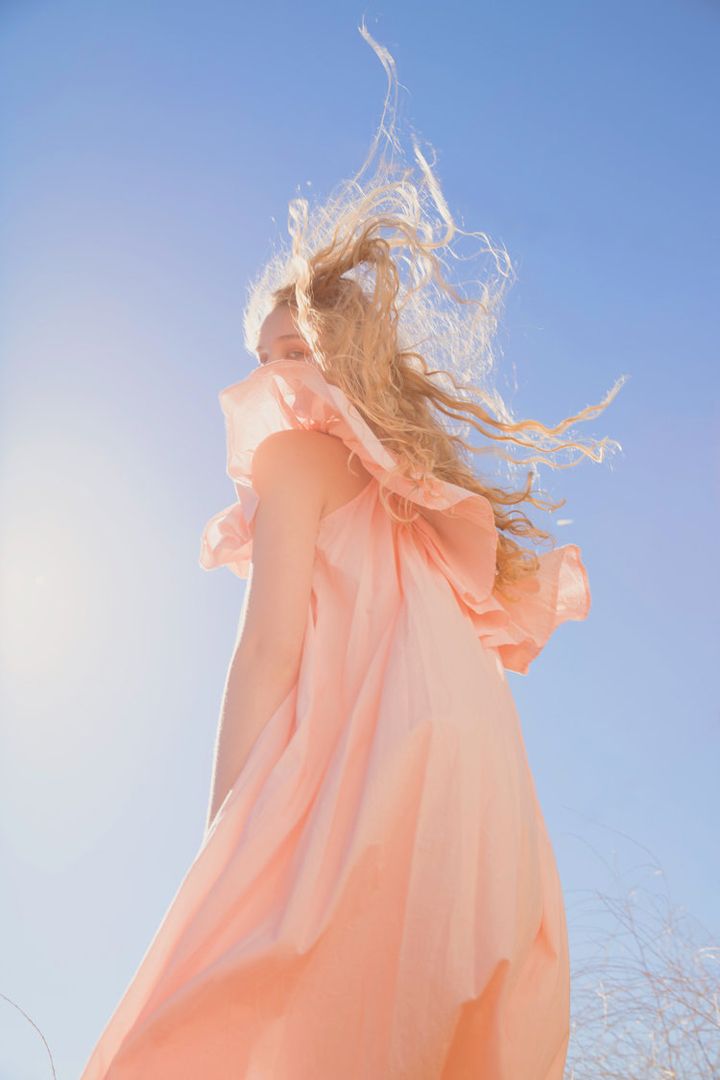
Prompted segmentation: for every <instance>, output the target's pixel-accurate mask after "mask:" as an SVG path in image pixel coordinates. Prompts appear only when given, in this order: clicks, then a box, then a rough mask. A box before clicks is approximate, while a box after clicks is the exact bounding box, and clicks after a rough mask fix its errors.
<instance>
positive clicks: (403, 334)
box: [244, 19, 627, 595]
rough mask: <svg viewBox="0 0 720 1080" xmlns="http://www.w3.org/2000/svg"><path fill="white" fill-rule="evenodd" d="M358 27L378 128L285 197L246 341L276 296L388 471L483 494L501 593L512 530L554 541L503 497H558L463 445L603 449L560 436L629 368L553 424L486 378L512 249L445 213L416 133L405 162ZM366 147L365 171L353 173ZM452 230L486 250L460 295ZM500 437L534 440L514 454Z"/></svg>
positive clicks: (388, 499) (522, 558) (511, 570)
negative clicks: (306, 189) (471, 289)
mask: <svg viewBox="0 0 720 1080" xmlns="http://www.w3.org/2000/svg"><path fill="white" fill-rule="evenodd" d="M358 29H359V31H360V33H361V34H362V36H363V37H364V38H365V40H366V41H367V42H368V43H369V44H370V45H371V47H372V48H373V49H374V51H375V52H376V54H377V55H378V57H379V58H380V60H381V62H382V64H383V67H384V68H385V72H386V74H387V79H388V88H387V93H386V96H385V103H384V107H383V113H382V117H381V120H380V124H379V127H378V130H377V132H376V135H375V137H374V139H373V141H372V144H371V147H370V150H369V152H368V156H367V158H366V160H365V162H364V163H363V165H362V167H361V168H360V170H359V172H358V173H357V174H356V175H355V176H354V177H353V178H352V179H350V180H345V181H343V182H342V183H341V184H340V185H339V186H338V187H337V188H336V189H335V190H334V191H333V192H332V193H331V194H330V196H329V197H328V198H327V200H326V201H325V202H324V203H323V204H321V205H319V206H316V207H314V208H312V210H311V208H310V206H309V204H308V201H307V200H306V199H304V198H300V197H298V198H294V199H292V200H291V201H290V203H289V216H288V232H289V234H290V237H291V240H292V244H291V249H290V250H287V249H285V250H280V251H278V252H277V253H276V254H274V255H273V256H272V257H271V259H270V260H269V262H268V263H267V265H266V266H265V268H264V269H263V270H262V271H261V272H260V274H259V275H258V276H257V277H256V279H255V280H254V281H253V282H252V283H251V285H250V288H249V299H248V302H247V305H246V309H245V312H244V334H245V344H246V347H247V348H248V350H249V351H250V352H251V353H253V354H254V352H255V347H256V342H257V337H258V333H259V330H260V326H261V324H262V322H263V320H264V318H265V317H266V316H267V315H268V314H269V312H270V311H271V310H272V309H273V308H274V307H276V306H277V305H279V304H287V305H288V306H289V307H290V309H291V312H292V314H293V316H294V318H295V321H296V323H297V325H298V327H299V329H300V331H301V333H302V335H303V337H304V338H305V340H306V341H307V343H308V345H309V346H310V349H311V351H312V354H313V360H314V362H315V363H316V364H317V365H318V366H319V367H320V368H321V369H322V371H323V374H324V376H325V378H326V379H327V381H328V382H331V383H334V384H335V385H337V386H339V387H340V388H341V389H342V390H343V391H344V393H345V394H346V395H347V397H348V398H349V400H350V401H351V402H352V403H353V404H354V405H355V407H356V408H357V409H358V411H359V413H360V414H361V416H362V417H363V418H364V420H365V421H366V422H367V424H368V426H369V427H370V428H371V429H372V431H373V432H374V433H375V435H376V436H377V437H378V438H379V440H380V441H381V442H382V443H383V444H384V445H385V446H386V447H387V448H388V449H389V450H390V451H391V452H392V453H393V454H394V455H395V456H396V458H397V460H398V466H397V471H399V472H401V473H402V474H403V475H405V476H408V477H410V478H411V479H412V480H413V481H415V482H416V484H417V486H418V487H420V488H422V487H423V486H424V485H425V484H426V483H427V481H428V478H430V477H437V478H440V479H442V480H448V481H450V482H452V483H454V484H459V485H460V486H462V487H464V488H467V489H468V490H469V491H473V492H478V493H479V494H481V495H484V496H485V497H486V498H487V499H488V500H489V501H490V503H491V504H492V507H493V511H494V515H495V523H496V525H497V528H498V550H497V566H496V586H495V587H496V589H498V591H500V592H503V593H505V594H506V595H511V592H512V589H511V585H512V582H513V581H516V580H518V579H519V578H521V577H523V576H525V575H526V574H532V573H534V572H535V571H536V570H537V568H538V559H537V555H536V554H535V553H534V552H533V551H531V550H529V549H526V548H523V547H522V546H521V545H520V544H518V543H517V542H516V541H515V540H514V539H513V538H512V537H513V536H521V537H526V538H529V539H531V540H535V541H547V542H550V543H551V544H552V545H553V546H554V543H555V541H554V538H553V537H552V535H551V534H550V533H549V532H546V531H544V530H543V529H540V528H538V527H537V526H536V525H534V524H533V523H532V522H531V521H530V519H529V518H528V517H527V516H526V515H525V514H524V513H523V512H522V511H521V510H518V509H513V507H517V506H518V505H519V504H520V503H523V502H528V503H531V504H532V505H533V506H536V507H538V508H540V509H545V510H549V511H553V510H556V509H558V507H560V506H562V505H563V504H564V502H565V500H564V499H563V500H561V501H560V502H558V503H554V504H553V503H544V502H543V501H542V500H540V499H539V498H538V497H537V495H536V493H534V492H533V490H532V482H533V476H534V475H535V474H536V470H535V468H531V469H530V470H529V471H528V473H527V480H526V482H525V484H524V486H523V487H522V488H521V489H520V490H507V489H505V488H503V487H502V486H498V485H494V484H491V483H490V482H489V481H487V480H486V481H483V479H482V478H481V477H480V476H478V475H477V473H476V472H475V470H474V469H473V468H472V464H471V460H470V455H471V454H482V453H492V454H493V455H494V456H495V457H496V458H498V459H501V460H504V461H506V462H510V463H511V466H512V468H513V469H517V467H518V466H524V465H533V466H534V465H535V463H544V464H547V465H550V466H551V467H552V468H566V467H568V466H569V465H574V464H577V463H578V462H579V461H580V460H581V458H582V457H589V458H591V459H592V460H594V461H598V462H599V461H602V460H603V458H604V455H605V453H606V452H607V451H608V450H609V449H621V447H620V444H619V443H617V442H615V441H614V440H609V439H607V438H603V439H601V440H599V441H594V440H588V441H586V442H584V441H580V440H576V439H570V438H568V439H566V438H564V436H565V433H566V432H567V431H568V429H569V428H570V427H571V425H572V424H574V423H575V422H576V421H580V420H589V419H591V418H592V417H595V416H596V415H597V414H598V413H599V412H601V411H602V410H603V409H605V408H606V407H607V405H608V404H609V403H610V402H611V401H612V400H613V398H614V397H615V395H616V394H617V392H618V391H619V389H620V387H621V385H622V384H623V382H624V381H625V379H626V378H627V376H621V377H620V378H619V379H618V380H617V382H616V384H615V386H614V387H613V388H612V389H611V390H610V391H609V392H608V394H607V395H606V397H605V398H604V399H603V401H602V402H601V403H600V404H599V405H594V406H587V407H586V408H585V409H583V410H582V411H581V412H579V413H577V414H576V415H573V416H570V417H567V418H566V419H564V420H561V421H560V422H559V423H557V424H556V425H554V426H552V427H548V426H546V425H545V424H543V423H541V422H540V421H539V420H519V421H514V420H513V418H512V414H511V412H510V410H509V409H508V407H507V406H506V404H505V403H504V401H503V399H502V397H501V396H500V394H499V392H498V391H497V390H496V389H491V388H490V387H489V385H488V384H489V375H490V373H491V371H492V369H493V366H494V353H493V349H492V339H493V337H494V335H495V333H496V330H497V325H498V316H499V312H500V309H501V305H502V301H503V296H504V292H505V289H506V288H507V287H508V285H509V284H510V283H511V282H512V280H513V277H514V271H513V268H512V264H511V262H510V258H509V256H508V254H507V252H506V251H505V249H504V248H501V247H496V246H494V245H493V244H492V242H491V241H490V239H489V238H488V236H487V235H486V234H485V233H483V232H466V231H465V230H463V229H461V228H460V227H459V226H458V225H457V224H456V223H455V221H454V220H453V217H452V215H451V213H450V210H449V209H448V206H447V204H446V201H445V199H444V197H443V194H442V191H441V188H440V184H439V182H438V180H437V177H436V175H435V173H434V171H433V167H432V164H431V163H430V162H429V161H428V160H427V157H426V155H425V154H424V153H423V152H422V150H421V149H420V146H419V145H418V141H417V139H416V138H415V136H414V134H413V135H412V144H413V152H414V157H415V161H416V165H417V167H419V173H420V175H419V176H417V177H416V176H414V173H415V172H416V168H415V166H408V165H406V164H403V161H402V157H403V155H402V150H401V146H400V143H399V140H398V138H397V134H396V111H397V85H398V84H397V78H396V74H395V63H394V60H393V58H392V56H391V55H390V53H389V52H388V51H387V49H385V48H384V47H383V46H381V45H379V44H378V43H377V42H376V41H375V40H374V39H373V38H372V37H371V35H370V34H369V32H368V30H367V28H366V26H365V22H364V19H363V22H362V24H361V25H360V27H358ZM391 97H392V108H391V109H390V100H391ZM381 144H382V150H381V151H380V153H378V151H379V149H380V147H381ZM395 154H397V155H398V157H399V159H400V160H399V162H396V161H395ZM376 157H377V163H376V168H375V171H374V174H373V175H372V176H370V177H369V178H367V179H365V180H363V181H362V182H361V179H362V178H363V176H364V174H366V173H367V172H368V169H369V166H370V164H371V163H372V161H373V160H374V159H375V158H376ZM456 236H457V237H474V238H476V239H479V240H480V241H481V244H482V247H481V253H485V254H487V255H489V256H490V257H491V258H492V259H493V260H494V264H495V271H496V273H495V275H494V276H491V277H490V278H489V280H487V281H484V282H483V281H478V282H475V284H477V285H479V295H476V296H472V295H466V294H465V293H464V291H462V290H461V288H460V287H459V286H457V285H453V284H452V283H451V282H450V281H449V280H448V277H449V275H447V261H446V260H447V258H454V259H456V260H459V261H466V260H467V258H468V257H469V256H462V255H460V254H459V253H458V252H457V251H456V249H455V245H454V241H455V237H456ZM481 383H482V384H483V385H480V384H481ZM470 427H472V428H474V429H475V430H476V431H477V432H479V433H480V434H481V435H482V436H484V437H485V439H489V440H491V442H490V444H489V445H485V446H480V447H478V446H475V445H473V444H472V443H469V442H468V441H466V439H465V438H463V435H467V434H468V429H469V428H470ZM502 444H514V445H515V446H519V447H524V448H527V449H529V450H531V451H536V452H535V453H532V454H530V455H528V456H526V457H524V458H522V459H521V460H518V459H516V458H514V457H513V456H511V455H509V454H507V453H506V451H505V450H504V449H503V448H502ZM562 451H576V452H577V456H576V458H575V459H574V460H572V459H571V460H570V461H569V462H567V463H566V464H559V463H558V462H557V461H556V460H553V456H548V455H557V454H558V453H560V452H562ZM380 497H381V500H382V502H383V505H384V506H385V508H386V509H387V511H388V512H389V513H390V514H391V516H392V517H393V518H394V519H395V520H397V521H409V520H413V517H414V515H413V514H411V515H410V517H408V516H407V512H408V510H411V509H412V504H411V503H410V502H409V500H405V499H400V498H399V497H398V496H396V495H394V494H393V493H391V492H389V491H387V490H386V489H385V488H384V485H382V484H381V488H380ZM400 504H403V505H402V507H401V505H400Z"/></svg>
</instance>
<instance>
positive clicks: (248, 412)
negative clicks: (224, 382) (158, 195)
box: [81, 26, 622, 1080]
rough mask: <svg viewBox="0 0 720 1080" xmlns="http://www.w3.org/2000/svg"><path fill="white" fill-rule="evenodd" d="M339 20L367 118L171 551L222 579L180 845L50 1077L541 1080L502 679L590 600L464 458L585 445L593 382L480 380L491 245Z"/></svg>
mask: <svg viewBox="0 0 720 1080" xmlns="http://www.w3.org/2000/svg"><path fill="white" fill-rule="evenodd" d="M361 30H362V32H363V34H364V36H365V37H366V40H368V41H370V43H371V45H372V46H373V48H375V50H376V52H377V54H378V56H379V57H380V59H381V60H382V62H383V63H384V65H385V68H386V71H387V72H388V77H389V88H388V98H387V99H386V103H385V111H384V113H383V121H382V123H381V125H380V133H379V135H378V137H377V138H376V140H375V142H374V144H373V147H372V148H371V152H370V155H369V157H368V159H367V161H366V162H365V164H364V165H363V169H361V171H360V173H359V174H358V175H357V176H356V177H354V178H353V179H352V180H351V181H349V182H347V183H345V184H343V185H342V186H341V187H340V188H339V189H338V191H337V192H336V193H334V194H333V196H332V197H331V198H330V199H328V200H327V202H326V203H325V204H324V205H322V206H320V207H318V208H316V209H315V210H314V211H313V212H312V213H311V212H310V208H309V206H308V204H307V203H306V202H305V201H304V200H302V199H295V200H293V201H292V202H291V204H290V216H289V231H290V235H291V238H292V245H291V249H290V250H289V251H288V252H281V253H279V254H276V255H275V256H274V257H273V259H272V260H271V261H270V262H269V264H268V266H267V267H266V268H265V270H264V271H263V272H262V273H261V274H260V275H259V276H258V278H257V279H256V281H255V282H254V284H253V287H252V289H251V292H250V297H249V300H248V305H247V309H246V312H245V324H244V326H245V333H246V344H247V346H248V348H249V349H250V350H251V351H252V352H253V353H254V356H255V360H256V366H255V367H254V368H253V370H251V371H250V373H249V374H248V375H246V376H245V377H244V378H241V379H240V380H239V381H236V382H233V383H232V385H229V386H227V387H226V388H225V389H223V390H222V391H221V393H220V403H221V406H222V410H223V413H224V417H225V422H226V428H227V440H228V457H227V471H228V474H229V476H230V478H231V479H232V480H233V482H234V485H235V496H236V498H235V500H234V501H233V502H232V503H231V505H229V506H228V507H226V508H225V509H222V510H220V511H219V512H218V513H216V514H215V515H214V516H213V517H212V518H211V519H210V520H209V521H208V523H207V525H206V527H205V529H204V532H203V535H202V546H201V553H200V562H201V565H202V566H203V567H204V568H206V569H211V568H214V567H220V566H224V567H226V568H229V569H230V570H231V571H232V572H233V573H235V574H236V575H238V576H239V577H241V578H245V579H246V580H247V585H246V592H245V606H244V610H243V613H242V619H241V627H240V632H239V635H238V640H237V642H236V645H235V649H234V652H233V657H232V661H231V664H230V668H229V671H228V675H227V681H226V685H225V689H224V694H223V700H222V709H221V716H220V725H219V731H218V738H217V745H216V753H215V760H214V769H213V776H212V784H211V795H210V803H209V807H208V816H207V823H206V829H205V833H204V837H203V840H202V844H201V846H200V849H199V851H198V853H197V855H196V857H195V859H194V861H193V863H192V865H191V866H190V868H189V870H188V872H187V874H186V876H185V878H184V879H183V881H182V883H181V885H180V887H179V888H178V890H177V893H176V895H175V897H174V899H173V901H172V903H171V904H170V907H169V909H168V911H167V913H166V915H165V917H164V919H163V921H162V923H161V925H160V927H159V928H158V930H157V932H156V934H155V936H154V938H153V940H152V942H151V943H150V945H149V947H148V949H147V951H146V953H145V956H144V957H143V958H142V961H141V963H140V965H139V967H138V968H137V971H136V972H135V975H134V976H133V979H132V981H131V983H130V985H129V986H128V988H127V990H126V992H125V994H124V996H123V998H122V1000H121V1002H120V1003H119V1005H118V1007H117V1009H116V1010H115V1012H114V1014H113V1016H112V1017H111V1019H110V1020H109V1022H108V1024H107V1027H106V1029H105V1031H104V1032H103V1034H102V1036H101V1038H100V1039H99V1041H98V1043H97V1045H96V1047H95V1049H94V1051H93V1053H92V1056H91V1058H90V1060H89V1062H88V1063H87V1065H86V1068H85V1070H84V1072H83V1074H82V1078H81V1080H101V1078H105V1080H121V1078H122V1080H141V1078H142V1080H145V1078H152V1080H184V1078H188V1080H190V1078H192V1080H221V1078H222V1080H240V1078H246V1080H441V1078H442V1080H470V1078H472V1080H561V1078H562V1076H563V1069H564V1063H565V1059H566V1051H567V1043H568V1034H569V1000H570V999H569V993H570V977H569V957H568V941H567V932H566V922H565V909H564V905H563V896H562V891H561V885H560V881H559V878H558V873H557V868H556V863H555V859H554V855H553V849H552V846H551V843H550V840H549V839H548V835H547V831H546V828H545V824H544V821H543V816H542V812H541V809H540V806H539V804H538V800H537V797H536V792H535V787H534V783H533V778H532V775H531V772H530V769H529V766H528V761H527V757H526V752H525V748H524V742H523V737H522V733H521V727H520V723H519V719H518V716H517V713H516V709H515V706H514V702H513V697H512V693H511V689H510V686H509V683H508V681H507V675H506V672H507V671H508V670H509V671H512V672H516V673H522V674H524V673H526V672H527V671H528V667H529V665H530V663H531V661H533V660H534V659H535V658H536V657H537V655H538V654H539V652H540V651H541V649H542V648H543V646H544V645H545V644H546V642H547V641H548V639H549V637H550V635H551V634H552V633H553V631H554V630H555V629H556V628H557V626H558V625H559V624H560V623H562V622H564V621H566V620H580V619H584V618H585V617H586V616H587V614H588V611H589V607H590V591H589V586H588V579H587V575H586V571H585V567H584V565H583V562H582V559H581V553H580V550H579V548H578V547H577V546H576V545H574V544H565V545H562V546H559V547H558V546H553V547H551V548H550V550H548V551H545V552H543V553H537V552H535V551H533V550H532V548H531V547H530V546H529V545H530V544H531V543H532V542H535V541H546V540H551V537H550V534H549V533H548V532H546V531H544V530H542V529H541V528H540V527H539V526H537V525H535V524H533V523H532V522H531V521H530V519H529V518H528V517H527V516H526V515H525V514H524V513H523V512H522V510H520V508H519V507H520V504H522V503H524V502H527V503H530V504H532V505H533V506H535V507H537V508H541V509H546V508H547V507H546V506H544V505H543V503H542V502H541V501H540V500H539V499H538V498H537V496H536V494H535V493H534V491H533V489H532V476H533V471H532V470H528V473H527V482H526V483H525V484H524V485H522V486H521V487H520V489H513V488H512V487H510V486H507V485H506V486H503V485H501V484H498V483H493V484H491V483H490V482H489V480H488V479H487V478H483V477H482V476H481V474H480V473H479V472H477V471H476V470H475V469H474V468H473V465H472V455H473V454H474V453H482V452H485V453H488V452H489V453H492V454H493V455H494V456H495V458H496V460H497V461H502V460H505V461H510V462H513V466H512V467H514V468H517V467H518V464H519V465H520V466H521V467H524V466H525V465H526V464H528V463H535V462H545V463H547V464H550V465H552V464H554V463H555V461H556V456H557V455H559V454H560V453H562V452H563V451H570V452H571V453H572V452H575V453H576V458H575V460H576V461H577V460H579V459H580V458H582V457H590V458H592V459H593V460H596V461H598V460H602V459H603V456H604V452H605V450H606V449H607V448H608V446H609V443H608V441H607V440H602V441H601V442H599V443H595V444H589V445H587V444H583V443H582V442H581V441H578V440H576V439H571V438H569V437H567V436H566V434H565V433H566V431H567V430H568V428H569V427H570V426H571V424H572V423H574V422H575V421H578V420H583V419H588V418H589V417H591V416H594V415H597V413H598V411H599V410H601V409H603V408H605V406H606V405H607V403H608V401H609V400H611V398H612V396H614V394H615V393H616V392H617V389H618V385H617V384H616V387H615V388H614V389H613V390H612V391H611V393H610V394H609V395H608V396H607V397H606V399H605V400H604V401H603V402H602V403H601V405H599V406H596V407H593V408H587V409H585V410H583V411H582V412H580V413H578V414H577V415H576V416H573V417H570V418H569V419H567V420H565V421H563V422H562V423H561V424H558V425H557V426H556V427H547V426H545V425H544V424H542V423H540V422H539V421H531V420H526V421H518V422H515V421H513V420H512V419H511V417H510V414H509V412H508V410H507V408H506V407H505V405H504V404H503V402H502V399H501V398H500V396H499V394H497V393H496V392H495V391H491V390H490V389H489V388H488V385H487V384H488V377H489V374H490V369H491V366H492V365H491V360H492V354H491V339H492V336H493V332H494V330H495V326H496V319H497V311H498V307H499V301H500V297H501V295H502V291H503V288H504V287H505V284H506V283H507V281H508V280H509V279H510V264H509V260H508V258H507V256H506V255H505V253H504V252H500V251H498V250H497V249H495V248H494V247H493V246H492V245H491V244H490V243H489V241H487V238H486V237H485V236H484V234H481V233H462V230H458V228H457V226H456V224H455V222H454V221H453V219H452V216H451V214H450V212H449V210H448V208H447V206H446V204H445V201H444V199H443V196H442V193H441V190H440V187H439V184H438V182H437V178H436V176H435V173H434V171H433V168H432V166H431V165H430V163H429V162H428V161H427V158H426V156H425V155H424V154H423V153H422V151H421V150H420V147H419V146H418V145H417V142H416V141H414V154H415V166H416V168H417V169H418V170H419V176H416V175H415V172H414V169H413V168H398V167H397V165H396V164H395V163H394V158H393V155H394V153H395V152H396V151H398V144H397V141H396V138H395V122H394V116H395V112H394V108H393V111H392V115H391V118H390V121H387V114H388V109H389V100H390V94H391V91H392V90H394V89H395V88H396V86H397V82H396V79H395V75H394V65H393V63H392V58H391V57H390V56H389V54H388V53H387V52H386V50H384V49H383V48H382V47H381V46H378V45H377V43H376V42H374V41H373V40H372V39H371V38H370V35H369V34H368V32H367V30H366V29H365V27H364V26H363V27H361ZM381 138H385V139H386V140H387V142H386V146H385V149H384V150H383V153H381V154H380V157H379V162H378V164H377V169H376V171H375V174H374V175H373V176H372V178H370V179H366V180H364V181H363V179H362V178H363V175H364V173H365V172H366V171H367V169H368V166H369V163H370V162H371V161H373V160H375V156H376V153H377V150H378V147H379V145H380V140H381ZM388 146H389V147H390V149H391V151H392V153H391V154H390V155H389V157H388V155H387V153H386V151H387V147H388ZM460 233H462V235H464V236H472V237H475V238H480V239H481V240H482V241H483V242H484V243H485V252H486V253H487V252H489V253H490V255H491V256H492V257H493V258H494V260H495V263H496V266H497V267H498V269H499V271H500V273H499V276H498V277H497V278H495V279H494V280H493V281H492V282H491V283H490V284H489V285H488V284H487V283H486V284H485V285H484V286H483V287H482V289H481V293H480V296H479V297H474V298H472V297H470V298H468V297H467V296H464V295H462V293H461V292H460V291H459V289H458V288H455V287H454V286H452V285H451V284H450V283H449V280H448V278H447V276H446V274H445V261H444V256H447V255H448V253H452V251H453V241H454V238H455V237H456V235H459V234H460ZM468 373H470V374H471V375H472V374H474V375H475V380H474V382H473V381H468V380H467V379H466V380H465V381H463V382H461V380H460V377H459V376H460V375H467V374H468ZM621 381H622V380H621ZM469 428H472V429H473V430H474V431H475V432H476V433H477V434H478V435H480V437H481V439H482V442H481V443H480V444H479V445H474V444H472V443H470V442H469V441H468V440H467V439H466V438H463V435H464V434H469V430H468V429H469ZM615 445H617V444H615ZM516 448H521V449H525V450H526V451H530V453H529V454H526V456H525V457H524V458H523V459H522V460H521V461H520V462H518V461H517V460H513V458H512V455H511V454H508V453H507V451H508V450H515V449H516ZM552 508H553V509H554V508H555V507H552ZM516 538H522V540H524V541H525V543H523V544H521V543H520V542H519V541H518V539H516Z"/></svg>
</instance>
